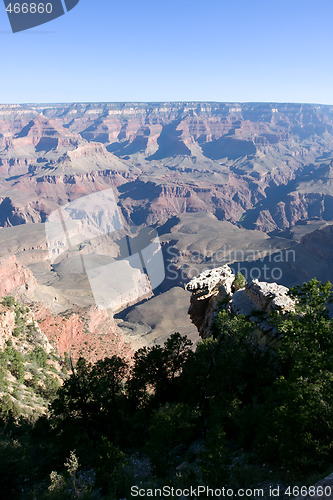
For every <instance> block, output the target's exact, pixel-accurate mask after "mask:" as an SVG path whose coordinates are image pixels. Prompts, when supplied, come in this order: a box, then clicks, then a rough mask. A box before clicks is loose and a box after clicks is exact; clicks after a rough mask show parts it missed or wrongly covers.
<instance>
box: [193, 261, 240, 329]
mask: <svg viewBox="0 0 333 500" xmlns="http://www.w3.org/2000/svg"><path fill="white" fill-rule="evenodd" d="M234 279H235V275H234V274H233V272H232V271H231V269H230V267H229V266H227V265H225V266H223V267H218V268H217V269H212V270H208V271H204V272H203V273H201V274H200V275H199V276H197V277H196V278H193V279H192V280H191V281H190V282H189V283H188V284H187V285H186V290H188V291H190V292H192V295H191V305H190V308H189V311H188V312H189V315H190V317H191V320H192V322H193V323H194V324H195V326H196V327H197V328H198V330H199V333H200V336H201V337H202V338H205V337H209V336H210V327H211V323H212V320H213V318H214V314H215V312H216V310H217V308H218V306H219V304H220V303H221V301H223V300H225V299H226V298H227V297H228V296H230V295H231V293H232V291H231V288H232V283H233V281H234Z"/></svg>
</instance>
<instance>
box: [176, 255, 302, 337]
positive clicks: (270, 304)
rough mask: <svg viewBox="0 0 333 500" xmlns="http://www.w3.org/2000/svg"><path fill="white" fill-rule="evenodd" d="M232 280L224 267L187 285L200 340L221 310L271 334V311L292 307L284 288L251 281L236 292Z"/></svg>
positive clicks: (227, 269) (274, 284) (232, 275)
mask: <svg viewBox="0 0 333 500" xmlns="http://www.w3.org/2000/svg"><path fill="white" fill-rule="evenodd" d="M234 280H235V275H234V274H233V273H232V271H231V269H230V267H229V266H228V265H225V266H223V267H219V268H216V269H212V270H208V271H204V272H203V273H201V274H200V275H199V276H198V277H196V278H193V279H192V280H191V281H190V282H189V283H188V284H187V285H186V289H187V290H188V291H190V292H192V295H191V303H190V308H189V314H190V317H191V320H192V322H193V323H194V324H195V326H196V327H197V328H198V331H199V334H200V336H201V337H202V338H207V337H209V336H210V335H211V327H212V323H213V321H214V318H215V317H216V314H217V312H218V311H219V310H221V308H224V309H225V310H227V311H229V312H231V313H232V314H242V315H244V316H246V317H247V318H249V319H250V320H251V321H254V322H255V323H256V324H257V325H258V327H259V328H260V329H261V330H263V331H265V332H268V331H271V332H272V333H273V327H272V325H271V324H270V322H269V315H270V314H271V313H272V312H273V311H282V312H283V313H287V312H290V311H293V310H294V308H295V303H294V301H293V299H291V298H290V297H289V295H288V288H287V287H285V286H282V285H278V284H276V283H266V282H260V281H258V280H253V281H251V282H250V283H248V284H246V286H245V287H244V288H241V289H240V290H235V287H234ZM257 313H260V314H257Z"/></svg>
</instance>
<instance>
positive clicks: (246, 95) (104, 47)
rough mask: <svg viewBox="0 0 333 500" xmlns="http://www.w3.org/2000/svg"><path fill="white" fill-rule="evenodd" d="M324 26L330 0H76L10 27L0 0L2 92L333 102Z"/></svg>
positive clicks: (80, 97) (42, 98)
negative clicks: (20, 27)
mask: <svg viewBox="0 0 333 500" xmlns="http://www.w3.org/2000/svg"><path fill="white" fill-rule="evenodd" d="M20 1H21V2H22V0H20ZM36 1H37V2H38V0H36ZM332 26H333V1H332V0H311V1H310V0H252V1H250V0H228V1H227V0H200V1H199V0H164V1H163V0H154V1H152V0H141V1H134V0H127V1H119V0H118V1H115V0H80V3H79V4H78V5H77V7H75V8H74V9H73V10H72V11H71V12H69V13H67V14H66V15H64V16H62V17H60V18H59V19H57V20H54V21H52V22H50V23H48V24H45V25H43V26H40V27H38V28H35V29H33V30H29V31H26V32H22V33H17V34H13V33H11V31H10V25H9V21H8V18H7V14H6V12H5V8H4V4H3V1H2V0H1V1H0V41H1V76H0V102H2V103H19V102H20V103H21V102H71V101H184V100H186V101H189V100H190V101H278V102H281V101H282V102H316V103H324V104H333V29H332Z"/></svg>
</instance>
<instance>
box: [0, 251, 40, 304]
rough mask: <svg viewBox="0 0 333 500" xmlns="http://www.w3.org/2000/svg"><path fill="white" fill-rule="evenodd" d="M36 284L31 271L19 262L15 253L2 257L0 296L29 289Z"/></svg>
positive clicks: (0, 263) (0, 261)
mask: <svg viewBox="0 0 333 500" xmlns="http://www.w3.org/2000/svg"><path fill="white" fill-rule="evenodd" d="M35 285H36V281H35V278H34V276H33V274H32V273H31V271H29V269H27V268H26V267H24V266H22V265H21V264H19V263H18V262H17V260H16V257H15V255H13V256H11V257H7V258H3V259H0V297H5V296H6V295H10V294H14V295H15V293H16V292H18V291H20V290H22V289H26V290H28V289H29V288H32V287H34V286H35Z"/></svg>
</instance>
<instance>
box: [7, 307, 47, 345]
mask: <svg viewBox="0 0 333 500" xmlns="http://www.w3.org/2000/svg"><path fill="white" fill-rule="evenodd" d="M18 308H19V309H18ZM18 316H19V318H20V321H19V324H20V326H19V327H18V328H19V331H20V332H21V333H22V328H23V329H24V331H25V327H26V326H27V327H28V328H29V329H30V330H31V329H32V330H33V332H34V333H33V337H34V342H35V343H38V344H39V345H40V346H41V347H42V348H43V349H44V351H45V352H46V353H47V354H49V353H50V352H52V351H54V347H52V345H51V344H50V342H49V340H48V338H47V336H46V335H45V334H44V333H43V332H42V331H41V330H40V328H39V325H38V323H37V321H36V318H35V315H34V314H33V312H32V311H31V309H29V308H27V307H24V312H23V313H22V306H17V305H12V306H9V307H8V306H4V305H2V304H0V350H3V349H5V348H6V343H7V342H8V340H11V342H12V344H13V345H14V347H15V346H16V345H17V344H19V350H20V351H30V350H31V349H32V348H33V345H32V343H31V342H29V341H28V340H27V338H25V337H24V339H22V338H20V340H18V335H17V334H15V331H14V330H15V328H17V317H18ZM22 318H24V326H22Z"/></svg>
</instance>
